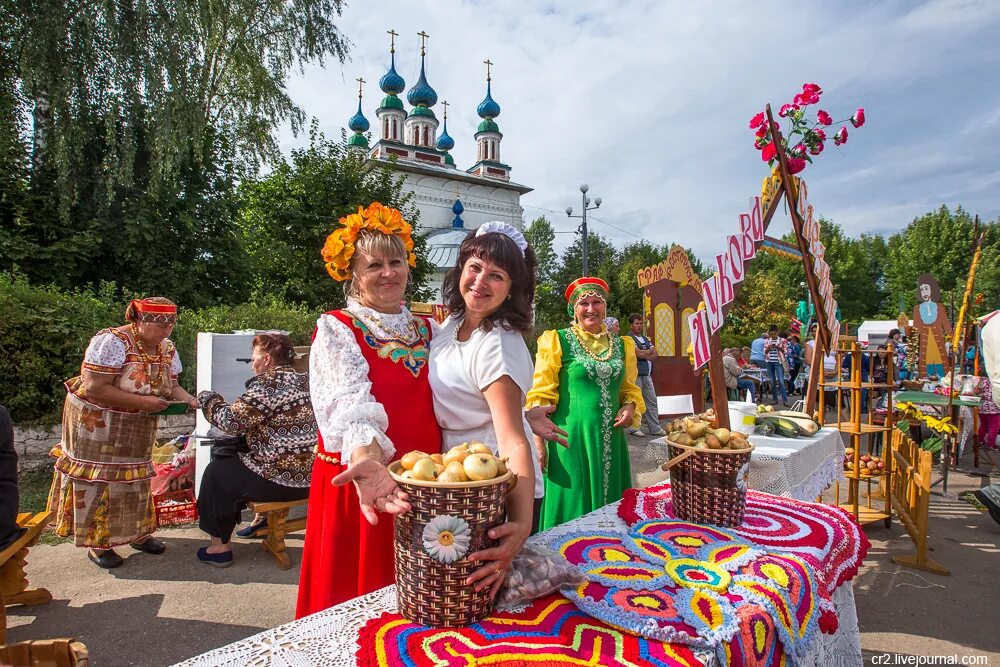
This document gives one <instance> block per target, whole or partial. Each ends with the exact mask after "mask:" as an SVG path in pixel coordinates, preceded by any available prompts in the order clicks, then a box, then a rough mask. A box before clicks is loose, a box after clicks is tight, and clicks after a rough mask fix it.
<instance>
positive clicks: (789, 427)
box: [757, 415, 799, 438]
mask: <svg viewBox="0 0 1000 667" xmlns="http://www.w3.org/2000/svg"><path fill="white" fill-rule="evenodd" d="M762 422H763V423H765V424H770V425H771V426H773V427H774V431H775V432H776V433H777V434H778V435H780V436H783V437H786V438H797V437H799V427H798V425H796V423H795V422H793V421H792V420H791V419H788V418H787V417H780V416H778V415H757V423H758V424H760V423H762Z"/></svg>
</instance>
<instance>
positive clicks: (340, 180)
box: [239, 127, 431, 309]
mask: <svg viewBox="0 0 1000 667" xmlns="http://www.w3.org/2000/svg"><path fill="white" fill-rule="evenodd" d="M402 184H403V179H402V177H401V176H396V175H395V173H394V172H393V170H392V168H391V167H390V166H388V165H373V164H372V163H371V162H369V161H368V160H367V159H366V158H365V156H364V154H363V153H360V152H358V151H357V150H355V149H352V148H349V147H348V146H347V144H346V142H345V141H344V139H343V138H342V139H341V141H339V142H335V141H331V140H329V139H327V138H326V137H324V136H323V135H322V134H321V133H319V132H318V131H317V130H316V129H315V127H314V128H313V131H312V132H311V134H310V143H309V146H308V147H306V148H299V149H296V150H293V151H292V155H291V159H290V160H289V161H287V162H285V161H282V162H281V163H279V164H278V165H277V167H276V168H275V169H274V171H272V172H271V173H270V174H268V175H267V176H266V177H263V178H261V179H259V180H256V181H250V182H247V183H245V184H244V185H243V186H242V188H241V198H242V200H243V202H244V205H243V209H242V211H241V212H240V217H239V226H240V228H241V230H242V232H243V236H244V241H245V244H246V249H247V252H248V253H249V269H250V271H251V273H252V276H253V277H252V282H253V285H254V290H255V292H257V293H260V294H270V295H274V296H276V297H278V298H279V299H280V300H282V301H284V302H290V303H304V304H307V305H308V306H310V307H313V308H323V309H329V308H339V307H341V306H342V305H343V303H344V295H343V291H342V290H341V289H340V286H339V285H338V284H337V283H335V282H333V280H331V278H330V276H329V275H328V274H327V272H326V268H325V267H324V266H323V258H322V256H321V255H320V250H321V249H322V248H323V243H324V241H325V240H326V237H327V236H328V235H329V234H330V233H331V232H332V231H333V230H334V229H336V227H337V221H338V220H339V219H340V218H341V217H343V216H345V215H348V214H350V213H353V212H355V211H357V209H358V207H359V206H367V205H368V204H370V203H371V202H373V201H379V202H382V203H383V204H385V205H386V206H392V207H395V208H398V209H400V211H401V212H402V213H403V217H404V218H405V219H406V220H407V221H408V222H409V223H410V224H412V225H414V227H416V223H417V211H416V208H415V207H414V206H412V205H411V204H410V195H408V194H403V192H402ZM413 240H414V246H415V248H414V249H415V251H416V254H417V268H416V269H415V270H414V271H413V273H412V275H411V280H410V296H411V297H412V298H415V299H416V300H424V299H426V298H427V297H428V296H429V295H428V294H426V293H425V292H424V291H423V289H422V288H423V285H424V282H425V280H426V276H428V275H429V274H430V271H431V268H430V266H429V264H428V263H427V260H426V252H425V250H424V249H425V241H424V239H423V237H422V236H420V235H419V234H414V239H413Z"/></svg>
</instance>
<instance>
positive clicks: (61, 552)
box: [7, 437, 1000, 667]
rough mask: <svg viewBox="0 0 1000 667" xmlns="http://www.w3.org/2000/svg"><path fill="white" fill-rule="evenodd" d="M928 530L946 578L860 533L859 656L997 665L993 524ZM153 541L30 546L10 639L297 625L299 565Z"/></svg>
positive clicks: (948, 522) (187, 542) (957, 476)
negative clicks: (98, 562) (226, 560)
mask: <svg viewBox="0 0 1000 667" xmlns="http://www.w3.org/2000/svg"><path fill="white" fill-rule="evenodd" d="M629 440H630V443H629V444H630V451H631V454H632V461H633V469H634V470H636V471H638V474H637V475H636V478H637V479H636V482H637V484H638V485H641V486H645V485H648V484H651V483H655V482H657V481H659V480H660V479H662V478H663V477H664V476H665V474H663V473H659V472H657V471H653V472H649V471H650V469H652V468H653V467H654V466H653V465H652V464H651V463H650V462H649V461H648V460H647V457H646V456H645V452H646V448H645V443H646V442H647V440H646V439H643V438H632V437H630V438H629ZM985 473H986V468H985V467H981V468H980V469H979V471H974V470H971V455H970V456H967V457H966V458H965V459H964V460H963V461H962V466H961V467H960V469H959V472H958V473H954V474H953V475H952V477H951V480H950V486H949V492H951V494H957V493H959V492H961V491H964V490H971V489H975V488H979V487H980V486H983V485H986V484H988V483H989V481H988V480H989V478H988V477H984V476H981V475H984V474H985ZM998 480H1000V477H994V479H993V481H994V482H995V481H998ZM930 525H931V530H930V532H931V537H932V540H933V544H934V548H935V551H934V552H933V557H934V558H935V559H936V560H937V561H938V562H940V563H942V564H943V565H945V566H946V567H948V568H950V569H951V571H952V575H951V576H949V577H944V576H938V575H933V574H928V573H925V572H921V571H917V570H910V569H907V568H902V567H900V566H897V565H895V564H893V563H892V562H891V561H890V559H889V557H890V555H891V554H900V555H902V554H908V553H911V552H912V543H911V542H910V540H909V538H908V537H907V536H906V534H905V532H904V531H903V529H902V527H901V526H900V525H899V523H898V522H894V523H893V525H892V527H891V528H888V529H886V528H884V527H883V526H882V524H881V523H880V524H877V526H870V527H868V528H866V533H867V534H868V536H869V538H870V539H871V541H872V549H871V551H870V553H869V555H868V558H867V559H866V561H865V564H864V568H863V569H862V571H861V572H860V573H859V575H858V577H857V578H856V579H855V582H854V586H855V592H856V596H857V603H858V616H859V618H860V624H861V632H862V647H863V649H864V651H865V655H866V656H867V657H868V658H869V659H871V658H872V657H873V656H881V655H882V654H884V653H894V654H898V655H905V656H920V657H922V658H926V657H928V656H952V655H954V656H985V657H986V659H987V660H988V662H985V663H982V662H980V663H975V664H991V665H998V666H1000V635H998V634H997V632H996V628H997V622H996V618H997V616H996V614H997V608H998V607H997V599H998V597H1000V583H998V579H1000V567H998V564H1000V560H998V554H1000V525H997V524H996V523H994V522H993V521H992V520H991V519H990V517H989V515H987V514H985V513H983V512H980V511H979V510H977V509H975V508H974V507H973V506H971V505H969V504H968V503H966V502H964V501H961V500H959V499H957V498H955V497H954V496H951V495H950V496H949V497H947V498H943V497H940V496H935V497H934V499H933V502H932V507H931V524H930ZM160 537H162V538H163V539H164V541H165V542H166V543H167V545H168V550H167V553H166V554H164V555H162V556H150V555H147V554H144V553H140V552H137V551H131V550H127V549H126V550H123V551H122V554H123V555H127V560H126V563H125V565H124V566H123V567H121V568H119V569H117V570H111V571H104V570H100V569H98V568H97V567H95V566H94V565H93V564H91V563H90V561H88V560H87V558H86V556H85V552H84V551H83V550H82V549H76V548H75V547H73V546H72V545H71V544H59V545H54V546H47V545H39V546H37V547H35V548H33V549H32V551H31V553H30V555H29V563H28V576H29V578H30V579H31V582H32V584H33V585H36V586H45V587H47V588H48V589H49V590H50V591H51V592H52V594H53V596H54V598H55V599H54V600H53V601H52V602H51V603H49V604H48V605H45V606H42V607H34V608H16V607H11V608H9V609H8V610H7V613H8V625H9V628H10V629H9V632H8V641H11V642H15V641H22V640H27V639H45V638H53V637H65V636H72V637H76V638H78V639H80V640H82V641H83V642H84V643H85V644H86V645H87V646H88V648H89V649H90V654H91V656H92V664H93V665H95V666H96V667H117V666H119V665H122V666H124V665H140V666H142V667H155V666H159V665H170V664H173V663H174V662H177V661H179V660H182V659H184V658H188V657H191V656H194V655H197V654H199V653H202V652H204V651H207V650H209V649H212V648H216V647H218V646H222V645H224V644H227V643H230V642H233V641H237V640H239V639H241V638H243V637H246V636H249V635H251V634H254V633H256V632H259V631H261V630H264V629H267V628H271V627H274V626H276V625H279V624H281V623H285V622H287V621H289V620H291V619H292V618H293V616H294V605H295V590H296V586H297V583H298V569H297V568H296V567H293V569H291V570H289V571H287V572H281V571H279V570H278V569H277V568H276V567H275V566H274V563H273V561H272V560H271V558H270V556H269V555H268V554H266V553H265V552H264V551H263V550H262V549H261V548H260V546H259V545H258V544H256V543H251V542H248V541H240V540H237V541H238V542H239V544H238V545H237V546H236V558H237V562H236V564H235V565H234V566H233V567H231V568H229V569H225V570H219V569H215V568H210V567H207V566H205V565H202V564H200V563H198V562H197V560H196V559H195V551H196V550H197V548H198V547H199V546H201V545H203V544H204V543H205V540H204V535H203V534H202V533H201V532H200V531H199V530H198V529H197V528H194V527H189V528H183V529H169V530H164V531H161V533H160ZM289 546H290V552H291V556H292V562H293V563H298V562H299V560H300V557H301V552H302V542H301V539H297V538H295V537H292V538H291V539H290V540H289ZM126 552H128V553H126ZM958 660H961V657H959V658H958ZM882 664H887V663H885V662H883V663H882ZM898 664H916V662H911V663H898ZM938 664H944V663H938ZM954 664H962V663H957V662H956V663H954ZM965 664H972V663H965Z"/></svg>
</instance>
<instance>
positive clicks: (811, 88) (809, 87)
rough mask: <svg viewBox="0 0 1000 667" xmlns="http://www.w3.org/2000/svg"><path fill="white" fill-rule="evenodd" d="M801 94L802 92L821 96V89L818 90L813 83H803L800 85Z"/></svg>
mask: <svg viewBox="0 0 1000 667" xmlns="http://www.w3.org/2000/svg"><path fill="white" fill-rule="evenodd" d="M802 92H804V93H813V94H815V95H822V94H823V89H822V88H820V87H819V86H818V85H816V84H815V83H803V84H802Z"/></svg>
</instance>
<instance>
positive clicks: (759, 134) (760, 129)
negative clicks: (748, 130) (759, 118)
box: [753, 125, 767, 139]
mask: <svg viewBox="0 0 1000 667" xmlns="http://www.w3.org/2000/svg"><path fill="white" fill-rule="evenodd" d="M765 134H767V125H761V126H760V127H758V128H757V131H756V132H754V133H753V136H755V137H757V138H758V139H760V138H761V137H763V136H764V135H765Z"/></svg>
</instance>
